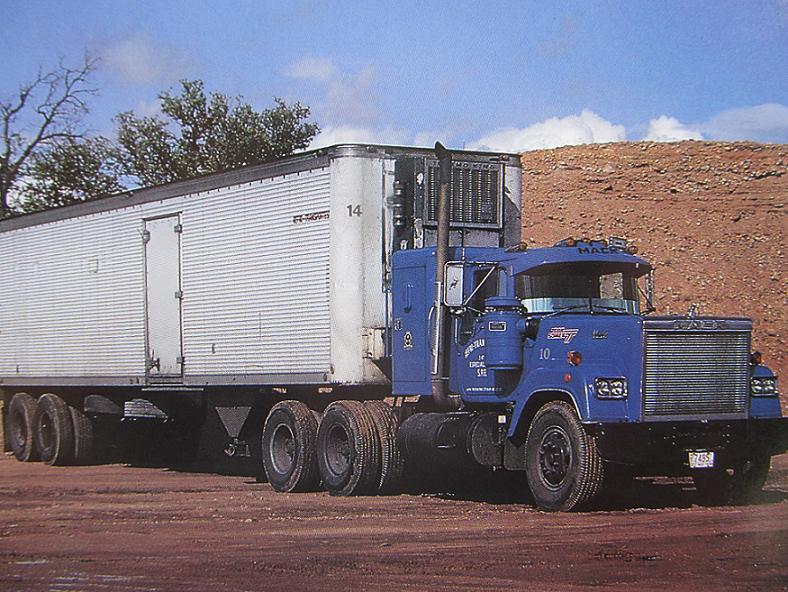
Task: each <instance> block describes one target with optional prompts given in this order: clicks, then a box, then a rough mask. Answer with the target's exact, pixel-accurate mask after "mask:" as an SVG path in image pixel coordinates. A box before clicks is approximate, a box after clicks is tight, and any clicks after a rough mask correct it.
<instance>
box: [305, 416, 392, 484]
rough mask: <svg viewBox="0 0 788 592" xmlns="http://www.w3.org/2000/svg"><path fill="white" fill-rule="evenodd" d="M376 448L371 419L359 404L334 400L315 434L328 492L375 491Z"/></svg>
mask: <svg viewBox="0 0 788 592" xmlns="http://www.w3.org/2000/svg"><path fill="white" fill-rule="evenodd" d="M380 448H381V447H380V443H379V441H378V436H377V432H376V429H375V425H374V419H373V418H372V414H371V413H370V412H369V411H368V410H367V409H366V408H365V406H364V404H363V403H360V402H359V401H336V402H335V403H332V404H331V405H329V406H328V408H327V409H326V411H325V413H324V414H323V418H322V420H321V421H320V429H319V430H318V435H317V463H318V467H320V476H321V477H322V478H323V484H324V485H325V487H326V489H327V490H328V491H329V493H331V494H332V495H358V494H371V493H374V492H376V491H377V489H378V485H379V479H380Z"/></svg>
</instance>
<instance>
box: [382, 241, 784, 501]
mask: <svg viewBox="0 0 788 592" xmlns="http://www.w3.org/2000/svg"><path fill="white" fill-rule="evenodd" d="M634 253H635V249H634V248H633V247H632V246H631V245H628V244H627V243H626V241H624V240H622V239H618V238H613V239H610V240H608V241H580V242H576V241H574V240H572V239H568V240H564V241H561V242H560V243H558V244H557V245H555V246H553V247H549V248H535V249H527V250H519V249H515V250H505V249H496V248H465V249H462V248H450V249H449V259H448V261H447V262H446V263H445V267H444V268H445V283H444V285H443V286H444V287H443V294H442V305H443V306H444V307H445V308H446V314H447V317H448V319H447V323H446V324H447V329H446V332H447V335H445V336H444V337H443V338H440V336H438V335H437V333H436V331H435V323H434V322H431V319H432V318H434V317H435V316H436V314H435V310H436V309H435V308H434V302H433V300H434V299H433V281H434V277H435V275H436V253H435V251H434V250H430V249H422V250H413V251H402V252H400V253H397V255H396V256H395V258H394V273H393V278H394V294H395V298H394V312H393V317H394V321H393V340H394V346H393V360H392V361H393V391H394V394H395V395H410V394H419V395H422V396H425V397H432V396H433V395H434V393H433V387H434V383H433V377H434V376H436V375H438V374H439V375H440V376H446V377H447V380H446V383H447V385H446V387H447V388H446V390H445V393H446V394H445V395H444V396H443V399H442V400H441V401H440V406H441V408H442V411H440V412H433V413H422V414H416V415H413V416H411V417H410V418H408V419H407V420H405V421H404V423H403V424H402V425H401V426H400V434H399V439H400V443H401V448H402V450H403V451H404V453H405V454H406V457H412V458H414V459H420V461H421V462H424V459H431V462H434V463H435V468H437V467H439V466H440V465H441V464H447V463H456V462H458V461H459V462H462V460H463V459H465V460H467V461H468V462H472V463H475V464H478V465H482V466H485V467H489V468H491V469H504V470H515V471H525V475H526V477H527V483H528V486H529V488H530V490H531V492H532V494H533V496H534V499H535V501H536V503H537V505H538V506H540V507H541V508H544V509H547V510H569V509H574V508H579V507H584V506H587V505H588V504H590V503H592V502H593V500H594V499H595V498H596V497H597V496H598V495H599V494H600V493H601V492H602V490H603V489H604V487H605V484H606V483H610V482H611V481H614V480H615V479H616V478H618V477H620V476H621V475H622V474H627V473H634V472H640V473H642V474H655V475H692V476H693V477H694V480H695V484H696V487H697V488H698V490H699V491H700V492H701V494H702V495H703V496H704V497H705V498H706V500H707V501H723V500H728V499H731V498H732V499H734V500H742V501H743V500H746V499H748V498H749V497H750V496H752V494H754V493H755V492H757V491H760V489H761V487H762V486H763V484H764V482H765V480H766V476H767V473H768V470H769V462H770V458H771V456H772V455H774V454H778V453H780V452H783V451H784V450H785V447H786V446H785V436H784V434H785V423H784V422H785V420H784V419H781V417H780V414H781V412H780V402H779V398H778V396H777V384H776V378H775V377H774V375H773V374H772V372H771V371H770V370H769V369H768V368H767V367H766V366H764V365H762V364H761V360H760V358H759V356H758V355H757V354H751V352H750V333H751V330H752V323H751V321H750V320H749V319H743V318H710V317H698V316H685V317H678V316H671V317H656V316H648V314H647V313H649V312H650V311H651V304H650V303H651V293H650V287H649V286H650V285H651V282H650V276H651V272H652V268H651V266H650V265H649V263H648V262H647V261H645V260H644V259H641V258H640V257H637V256H636V255H635V254H634ZM440 347H443V348H445V356H444V360H443V362H442V364H443V366H442V367H441V368H439V367H437V365H436V364H437V362H436V360H435V356H433V355H432V353H434V352H435V351H436V350H437V349H438V348H440ZM436 371H437V372H436ZM455 397H456V399H455ZM447 410H448V411H447Z"/></svg>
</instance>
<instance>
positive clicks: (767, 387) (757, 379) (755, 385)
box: [750, 376, 777, 397]
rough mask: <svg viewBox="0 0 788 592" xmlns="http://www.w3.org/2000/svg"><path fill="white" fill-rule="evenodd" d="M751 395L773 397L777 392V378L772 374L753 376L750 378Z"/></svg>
mask: <svg viewBox="0 0 788 592" xmlns="http://www.w3.org/2000/svg"><path fill="white" fill-rule="evenodd" d="M750 394H751V395H752V396H753V397H773V396H775V395H776V394H777V379H776V378H774V377H773V376H753V377H752V378H751V379H750Z"/></svg>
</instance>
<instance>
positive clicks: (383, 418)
mask: <svg viewBox="0 0 788 592" xmlns="http://www.w3.org/2000/svg"><path fill="white" fill-rule="evenodd" d="M364 406H365V407H366V408H367V411H369V414H370V416H371V417H372V423H373V425H374V427H375V431H376V433H377V437H378V442H379V443H380V478H379V479H378V491H380V492H381V493H392V492H395V491H397V490H398V489H399V487H400V484H401V481H402V473H403V471H404V467H405V459H404V458H403V456H402V454H401V453H400V450H399V446H397V430H398V429H399V420H398V419H397V416H396V414H395V413H394V411H393V410H392V409H391V407H390V406H389V405H386V403H384V402H383V401H366V402H365V403H364Z"/></svg>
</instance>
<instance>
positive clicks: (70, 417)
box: [8, 393, 93, 465]
mask: <svg viewBox="0 0 788 592" xmlns="http://www.w3.org/2000/svg"><path fill="white" fill-rule="evenodd" d="M8 411H9V413H8V427H9V436H10V441H11V449H12V450H13V452H14V456H15V457H16V458H17V460H20V461H23V462H24V461H31V460H41V461H43V462H45V463H46V464H48V465H64V464H86V463H88V462H90V458H91V455H92V453H93V424H92V423H91V421H90V419H89V418H88V417H87V416H86V415H85V414H84V413H83V412H82V411H80V410H79V409H77V408H75V407H69V406H68V405H67V404H66V402H65V401H63V399H61V398H60V397H58V396H57V395H53V394H51V393H48V394H45V395H42V396H41V397H40V398H39V399H38V401H36V400H35V399H34V398H33V397H31V396H30V395H28V394H27V393H17V394H15V395H14V396H13V398H12V399H11V402H10V404H9V410H8Z"/></svg>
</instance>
